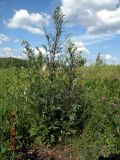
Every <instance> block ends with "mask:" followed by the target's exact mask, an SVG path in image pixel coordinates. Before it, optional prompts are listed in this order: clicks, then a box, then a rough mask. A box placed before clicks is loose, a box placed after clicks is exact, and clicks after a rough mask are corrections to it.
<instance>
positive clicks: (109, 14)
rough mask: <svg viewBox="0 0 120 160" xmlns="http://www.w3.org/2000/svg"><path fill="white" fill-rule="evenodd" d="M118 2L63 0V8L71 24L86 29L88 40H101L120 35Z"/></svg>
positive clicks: (110, 0)
mask: <svg viewBox="0 0 120 160" xmlns="http://www.w3.org/2000/svg"><path fill="white" fill-rule="evenodd" d="M118 2H119V0H100V1H99V0H71V1H69V0H62V6H61V8H62V10H63V12H64V14H65V15H66V18H67V19H68V22H69V23H70V24H72V25H80V26H82V27H84V29H85V36H86V39H87V38H88V39H89V38H90V37H91V39H92V38H93V39H95V38H97V39H99V40H100V39H103V38H106V37H107V38H108V37H111V36H113V35H117V34H120V7H117V6H118ZM73 8H74V9H73ZM103 35H104V37H103ZM87 36H88V37H87ZM99 36H100V38H98V37H99Z"/></svg>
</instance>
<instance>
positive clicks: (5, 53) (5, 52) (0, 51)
mask: <svg viewBox="0 0 120 160" xmlns="http://www.w3.org/2000/svg"><path fill="white" fill-rule="evenodd" d="M0 57H15V55H14V51H13V49H12V48H10V47H2V48H0Z"/></svg>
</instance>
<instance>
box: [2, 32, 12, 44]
mask: <svg viewBox="0 0 120 160" xmlns="http://www.w3.org/2000/svg"><path fill="white" fill-rule="evenodd" d="M9 40H10V38H9V37H8V36H6V35H4V34H2V33H1V34H0V43H3V42H7V41H9Z"/></svg>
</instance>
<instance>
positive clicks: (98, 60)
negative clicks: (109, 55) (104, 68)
mask: <svg viewBox="0 0 120 160" xmlns="http://www.w3.org/2000/svg"><path fill="white" fill-rule="evenodd" d="M103 63H104V60H103V58H102V57H101V53H98V55H97V57H96V65H102V64H103Z"/></svg>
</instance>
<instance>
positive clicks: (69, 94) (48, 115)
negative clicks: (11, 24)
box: [0, 7, 120, 160]
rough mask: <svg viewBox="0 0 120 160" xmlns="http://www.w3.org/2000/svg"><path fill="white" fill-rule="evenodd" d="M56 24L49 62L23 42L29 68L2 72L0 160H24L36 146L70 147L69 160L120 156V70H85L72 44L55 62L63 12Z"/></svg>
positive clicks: (101, 66)
mask: <svg viewBox="0 0 120 160" xmlns="http://www.w3.org/2000/svg"><path fill="white" fill-rule="evenodd" d="M53 20H54V24H55V34H54V35H52V34H49V33H48V32H47V31H46V30H45V36H46V40H47V42H48V43H47V46H43V47H44V49H45V50H46V57H43V56H42V53H41V51H40V50H39V48H37V49H38V51H39V55H38V56H37V57H36V56H35V55H34V50H33V49H32V47H31V46H30V44H29V43H28V42H27V41H23V45H24V47H25V49H26V54H27V67H26V68H24V67H16V66H13V65H10V67H8V68H1V69H0V138H1V139H0V159H1V160H6V159H7V160H8V159H17V160H20V159H22V160H23V159H25V158H23V157H22V151H24V150H25V149H26V148H29V147H30V146H34V145H37V146H41V145H44V146H45V147H48V146H49V147H57V146H61V148H62V147H64V146H71V147H72V151H70V153H69V158H68V159H75V157H77V158H76V160H77V159H80V160H97V159H99V158H100V156H103V157H110V156H113V155H115V154H116V155H119V153H120V65H107V64H102V63H101V61H100V63H96V64H94V65H91V66H86V65H85V62H86V60H85V59H84V58H83V57H82V55H81V52H80V53H78V52H77V47H76V46H75V44H74V43H73V42H72V41H71V40H68V41H67V42H66V44H65V49H64V55H65V56H64V57H62V58H61V57H60V58H56V55H57V54H58V53H60V51H61V41H60V37H61V33H62V27H63V14H62V12H61V10H60V8H59V7H58V8H57V9H56V10H55V12H54V15H53ZM48 53H49V55H48ZM98 62H99V59H98ZM20 63H21V62H20ZM44 64H46V66H47V67H46V69H45V70H43V65H44ZM32 158H33V157H32ZM32 158H31V159H32ZM27 159H30V158H27ZM34 159H35V158H34ZM118 159H119V158H118ZM62 160H63V159H62ZM65 160H66V159H65Z"/></svg>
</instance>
